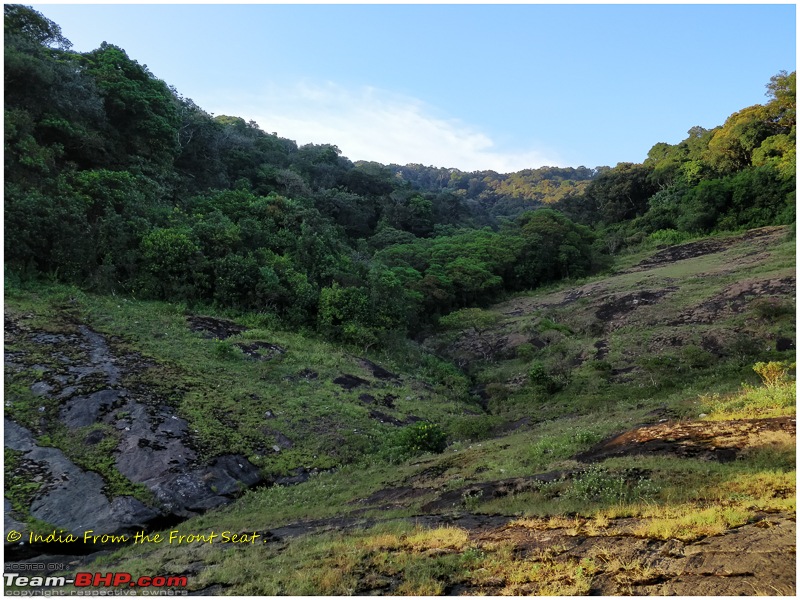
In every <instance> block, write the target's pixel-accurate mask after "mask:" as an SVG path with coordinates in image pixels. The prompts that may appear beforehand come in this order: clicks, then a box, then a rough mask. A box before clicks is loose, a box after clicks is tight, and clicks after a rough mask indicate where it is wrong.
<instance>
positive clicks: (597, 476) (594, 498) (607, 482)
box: [565, 466, 658, 505]
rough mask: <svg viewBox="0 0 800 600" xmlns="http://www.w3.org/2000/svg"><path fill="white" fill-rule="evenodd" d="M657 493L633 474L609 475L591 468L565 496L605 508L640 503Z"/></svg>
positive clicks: (632, 471) (652, 485)
mask: <svg viewBox="0 0 800 600" xmlns="http://www.w3.org/2000/svg"><path fill="white" fill-rule="evenodd" d="M657 492H658V487H657V486H656V485H655V484H654V483H653V482H652V481H651V480H650V479H648V478H647V477H645V476H644V475H642V474H641V473H639V472H637V471H636V470H633V469H630V470H627V471H623V472H612V471H608V470H607V469H604V468H601V467H598V466H591V467H589V468H588V469H586V471H584V472H583V473H582V474H581V475H579V476H578V477H576V478H575V479H574V480H573V482H572V486H571V487H570V488H569V489H568V490H567V491H566V492H565V496H566V497H567V498H570V499H574V500H579V501H581V502H594V503H599V504H603V505H608V504H628V503H633V502H641V501H643V500H648V499H650V498H652V497H653V496H655V495H656V493H657Z"/></svg>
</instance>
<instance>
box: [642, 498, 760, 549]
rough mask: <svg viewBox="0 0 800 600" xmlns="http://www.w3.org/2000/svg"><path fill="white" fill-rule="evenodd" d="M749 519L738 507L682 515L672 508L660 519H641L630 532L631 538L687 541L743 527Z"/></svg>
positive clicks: (748, 515) (751, 514)
mask: <svg viewBox="0 0 800 600" xmlns="http://www.w3.org/2000/svg"><path fill="white" fill-rule="evenodd" d="M752 516H753V513H752V512H750V511H748V510H743V509H741V508H738V507H723V506H711V507H708V508H705V509H701V510H696V509H694V507H686V512H683V513H682V512H681V511H680V510H678V509H676V508H672V509H669V510H665V511H664V513H663V516H660V517H652V518H648V519H645V520H644V521H643V522H642V523H641V524H640V525H638V526H636V527H634V528H633V534H634V535H636V536H639V537H644V538H655V539H661V540H669V539H679V540H683V541H691V540H696V539H698V538H701V537H706V536H709V535H718V534H720V533H724V532H725V531H727V530H729V529H731V528H733V527H738V526H741V525H744V524H745V523H747V522H748V521H749V520H750V519H751V518H752Z"/></svg>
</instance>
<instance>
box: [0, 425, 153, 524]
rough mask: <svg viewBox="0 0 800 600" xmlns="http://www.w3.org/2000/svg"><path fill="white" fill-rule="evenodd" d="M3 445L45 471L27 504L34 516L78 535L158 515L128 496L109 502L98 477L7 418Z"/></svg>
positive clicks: (142, 521)
mask: <svg viewBox="0 0 800 600" xmlns="http://www.w3.org/2000/svg"><path fill="white" fill-rule="evenodd" d="M5 446H6V447H7V448H11V449H13V450H17V451H20V452H23V457H24V458H25V459H26V460H28V461H31V462H33V463H36V464H37V465H38V466H39V467H41V468H42V470H43V471H44V472H45V473H46V479H45V481H44V482H43V485H42V487H41V488H40V489H39V490H38V491H37V492H36V494H35V495H34V499H33V502H32V503H31V506H30V514H31V516H33V517H34V518H36V519H39V520H41V521H45V522H47V523H52V524H54V525H57V526H58V527H60V528H62V529H64V530H66V531H69V532H70V533H73V534H75V535H82V534H83V532H84V531H86V530H88V529H92V530H95V531H101V532H103V533H112V532H121V531H132V530H139V529H142V528H144V527H145V526H146V524H147V523H148V522H149V521H151V520H153V519H154V518H156V517H157V516H158V512H156V511H155V510H153V509H151V508H149V507H147V506H145V505H144V504H142V503H141V502H140V501H139V500H136V499H135V498H132V497H129V496H123V497H116V498H114V499H113V500H111V501H110V502H109V500H108V498H106V495H105V493H104V486H105V482H104V481H103V479H102V477H100V476H99V475H98V474H97V473H92V472H86V471H83V470H82V469H80V468H79V467H77V466H76V465H75V464H74V463H73V462H72V461H70V460H69V459H68V458H67V457H66V456H65V455H64V453H63V452H62V451H61V450H58V449H57V448H43V447H40V446H38V445H37V444H36V443H35V441H34V438H33V434H31V432H30V431H28V430H27V429H25V428H24V427H21V426H20V425H18V424H16V423H14V422H13V421H10V420H8V419H6V420H5ZM6 518H9V516H8V515H6Z"/></svg>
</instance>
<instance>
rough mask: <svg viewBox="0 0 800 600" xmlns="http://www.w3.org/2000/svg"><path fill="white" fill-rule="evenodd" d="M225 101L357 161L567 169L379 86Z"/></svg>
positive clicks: (305, 89)
mask: <svg viewBox="0 0 800 600" xmlns="http://www.w3.org/2000/svg"><path fill="white" fill-rule="evenodd" d="M227 96H228V97H227V98H224V99H223V98H221V97H218V98H217V101H216V102H213V103H211V104H213V105H215V106H209V110H211V111H212V112H215V113H217V114H229V115H235V116H240V117H243V118H245V119H247V120H250V119H252V120H254V121H255V122H256V123H258V124H259V126H260V127H261V129H263V130H264V131H267V132H273V131H274V132H277V133H278V135H280V136H281V137H285V138H289V139H293V140H295V141H297V143H298V144H301V145H302V144H307V143H310V142H313V143H315V144H335V145H337V146H338V147H339V149H340V150H341V151H342V154H344V156H346V157H348V158H349V159H351V160H354V161H355V160H373V161H377V162H380V163H384V164H388V163H397V164H407V163H421V164H424V165H433V166H437V167H455V168H458V169H461V170H464V171H474V170H483V169H491V170H494V171H497V172H500V173H508V172H513V171H519V170H520V169H527V168H536V167H540V166H543V165H548V166H560V165H563V164H564V162H563V161H561V160H560V159H559V158H558V156H557V155H555V154H554V153H552V152H549V151H542V150H537V149H528V150H525V151H521V152H515V151H510V150H502V149H499V148H497V144H496V143H495V142H494V141H493V140H492V139H491V138H490V137H489V136H488V135H486V134H484V133H481V132H480V131H478V130H476V129H475V128H473V127H470V126H469V125H467V124H465V123H462V122H461V121H459V120H457V119H447V118H443V117H440V116H436V115H435V112H436V111H435V110H434V109H433V108H432V107H430V106H428V105H426V104H425V103H423V102H421V101H420V100H417V99H415V98H410V97H406V96H402V95H398V94H393V93H390V92H387V91H384V90H379V89H377V88H373V87H362V88H360V89H356V90H350V89H346V88H345V87H343V86H341V85H337V84H335V83H330V82H328V83H324V84H315V83H309V82H302V83H297V84H295V85H293V86H288V87H287V86H280V87H279V86H277V85H272V86H269V87H268V88H267V89H265V90H264V91H263V92H262V93H261V94H258V95H257V96H252V95H250V96H249V97H247V98H246V99H245V98H243V96H242V95H241V94H238V93H237V94H229V95H227Z"/></svg>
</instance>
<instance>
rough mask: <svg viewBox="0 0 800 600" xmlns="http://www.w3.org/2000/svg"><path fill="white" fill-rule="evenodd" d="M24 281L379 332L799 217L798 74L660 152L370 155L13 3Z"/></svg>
mask: <svg viewBox="0 0 800 600" xmlns="http://www.w3.org/2000/svg"><path fill="white" fill-rule="evenodd" d="M4 11H5V23H4V33H5V36H4V42H5V55H4V60H5V253H6V254H5V255H6V277H7V278H8V277H13V278H18V279H25V278H36V277H42V276H46V277H49V278H51V279H55V280H60V281H65V282H71V283H75V284H78V285H81V286H84V287H86V288H88V289H92V290H94V291H98V292H101V293H103V292H112V291H114V292H120V293H125V294H130V295H133V296H134V297H137V298H156V299H165V300H170V301H177V302H185V303H187V304H208V305H211V304H213V305H217V306H219V307H230V308H235V309H242V310H256V311H260V312H263V313H265V314H266V313H269V314H272V315H274V316H275V317H276V318H278V319H280V320H281V321H282V322H283V323H285V324H286V325H290V326H293V327H306V328H311V329H315V330H317V331H319V332H321V333H323V334H324V335H326V336H329V337H331V338H332V339H336V340H339V341H344V342H348V343H357V344H360V345H372V344H375V343H380V342H382V341H384V340H385V339H387V338H388V337H391V336H393V335H400V334H405V333H407V332H409V331H419V330H421V329H423V328H424V327H425V326H427V325H429V324H432V323H435V322H436V320H437V318H438V317H439V316H440V315H442V314H445V313H447V312H450V311H452V310H454V309H457V308H462V307H465V306H473V305H481V304H485V303H488V302H491V301H493V300H495V299H497V298H498V297H499V296H500V295H502V294H503V293H507V292H511V291H516V290H523V289H530V288H533V287H536V286H538V285H542V284H544V283H547V282H551V281H554V280H557V279H560V278H563V277H580V276H583V275H587V274H589V273H591V272H593V271H596V270H598V269H601V268H603V267H604V266H605V265H606V264H608V260H609V258H608V257H609V256H610V255H611V254H613V253H615V252H617V251H619V250H620V249H621V248H623V247H625V246H626V245H627V246H630V245H635V244H638V243H641V242H642V241H643V240H644V239H645V238H647V237H648V236H649V237H650V238H652V239H659V240H667V241H668V240H671V239H679V238H680V237H681V236H682V235H689V234H699V233H707V232H712V231H717V230H728V229H742V228H748V227H756V226H762V225H769V224H779V223H791V222H793V221H794V189H795V74H794V73H792V74H786V73H780V74H778V75H776V76H775V77H773V78H772V80H771V81H770V83H769V85H768V86H767V87H768V96H769V102H768V103H767V104H765V105H757V106H753V107H750V108H746V109H744V110H742V111H740V112H738V113H736V114H734V115H732V116H731V117H730V118H729V119H728V120H727V121H726V123H725V124H724V125H723V126H721V127H718V128H716V129H713V130H705V129H702V128H699V127H695V128H693V129H692V130H690V131H689V137H688V138H687V139H686V140H684V141H683V142H681V143H679V144H676V145H674V146H672V145H668V144H656V145H655V146H654V147H653V148H652V150H651V151H650V153H649V155H648V158H647V160H646V161H645V162H644V163H642V164H630V163H621V164H619V165H617V166H616V167H614V168H609V167H598V168H596V169H589V168H585V167H580V168H577V169H573V168H552V167H542V168H538V169H529V170H524V171H520V172H518V173H511V174H498V173H495V172H492V171H481V172H473V173H465V172H462V171H459V170H457V169H444V168H435V167H424V166H422V165H406V166H399V165H388V166H386V165H381V164H378V163H371V162H359V163H355V164H354V163H353V162H351V161H350V160H348V159H347V158H345V157H343V156H342V155H341V152H340V151H339V149H338V148H337V147H336V146H333V145H329V144H307V145H303V146H298V145H297V144H296V143H295V142H293V141H291V140H287V139H284V138H281V137H279V136H278V135H277V134H270V133H266V132H264V131H262V130H261V129H260V128H259V127H258V126H257V125H256V124H255V123H253V122H250V123H248V122H245V121H244V120H243V119H241V118H238V117H230V116H212V115H210V114H208V113H206V112H205V111H203V110H202V108H200V107H199V106H197V105H196V104H195V103H194V102H192V101H191V100H190V99H187V98H184V97H182V96H181V95H180V94H179V93H178V91H177V90H175V89H173V88H171V87H169V86H168V85H167V84H166V83H165V82H163V81H161V80H159V79H157V78H155V77H154V76H153V75H152V73H150V72H149V70H148V69H147V67H146V66H144V65H140V64H139V63H137V62H136V61H135V60H133V59H131V58H130V57H128V56H127V54H126V53H125V51H124V50H123V49H121V48H119V47H117V46H114V45H111V44H106V43H104V44H103V45H101V47H100V48H98V49H96V50H93V51H91V52H86V53H77V52H73V51H71V50H70V43H69V41H68V40H67V39H66V38H65V37H64V36H63V35H62V33H61V30H60V28H59V26H58V25H57V24H55V23H53V22H52V21H49V20H48V19H46V18H44V17H43V16H42V15H41V14H40V13H38V12H36V11H34V10H32V9H30V8H27V7H24V6H21V5H5V6H4Z"/></svg>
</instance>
